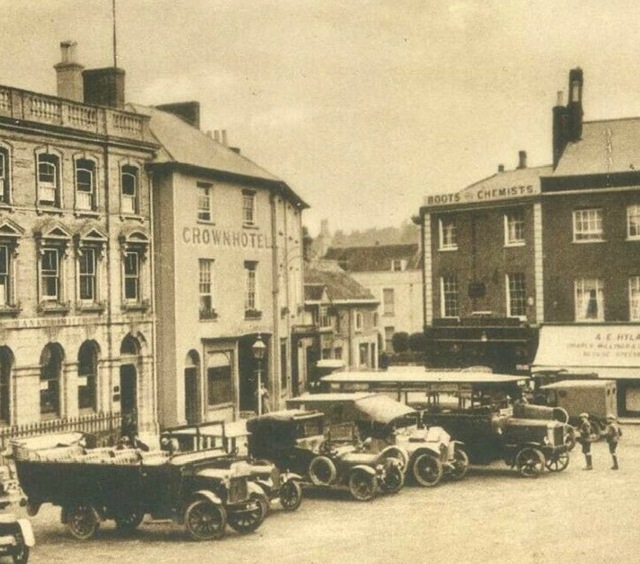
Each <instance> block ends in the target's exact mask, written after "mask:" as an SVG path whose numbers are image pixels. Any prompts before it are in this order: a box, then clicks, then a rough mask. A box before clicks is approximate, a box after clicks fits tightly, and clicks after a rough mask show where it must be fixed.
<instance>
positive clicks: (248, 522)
mask: <svg viewBox="0 0 640 564" xmlns="http://www.w3.org/2000/svg"><path fill="white" fill-rule="evenodd" d="M251 497H252V499H253V501H254V502H256V505H255V507H254V508H253V509H242V510H240V511H236V512H233V513H229V521H228V522H229V526H230V527H231V528H232V529H233V530H234V531H237V532H238V533H241V534H243V535H246V534H248V533H253V531H255V530H256V529H257V528H258V527H259V526H260V525H261V524H262V522H263V521H264V518H265V516H266V514H267V512H266V509H265V506H268V505H269V500H268V499H267V498H266V496H264V495H262V494H260V495H258V494H254V495H252V496H251Z"/></svg>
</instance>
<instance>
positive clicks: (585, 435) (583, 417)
mask: <svg viewBox="0 0 640 564" xmlns="http://www.w3.org/2000/svg"><path fill="white" fill-rule="evenodd" d="M578 432H579V433H580V444H581V445H582V454H584V458H585V460H586V461H587V466H586V467H585V468H584V470H593V466H592V463H591V435H592V433H593V429H592V427H591V423H590V422H589V414H588V413H581V414H580V425H578Z"/></svg>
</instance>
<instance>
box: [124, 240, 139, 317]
mask: <svg viewBox="0 0 640 564" xmlns="http://www.w3.org/2000/svg"><path fill="white" fill-rule="evenodd" d="M134 256H135V257H136V272H135V273H133V274H132V273H130V272H129V273H128V272H127V266H130V265H128V263H127V259H128V257H134ZM141 264H142V253H141V251H140V250H139V249H127V250H125V251H124V253H123V256H122V300H123V302H124V303H125V304H139V303H141V302H142V268H141ZM130 280H133V281H134V283H135V287H136V296H135V298H131V297H128V296H127V281H130Z"/></svg>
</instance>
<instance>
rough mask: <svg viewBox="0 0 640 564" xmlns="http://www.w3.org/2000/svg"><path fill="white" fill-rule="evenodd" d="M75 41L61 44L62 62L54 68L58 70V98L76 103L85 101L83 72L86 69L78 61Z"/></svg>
mask: <svg viewBox="0 0 640 564" xmlns="http://www.w3.org/2000/svg"><path fill="white" fill-rule="evenodd" d="M77 45H78V44H77V43H76V42H75V41H71V40H67V41H62V42H61V43H60V51H61V54H62V61H61V62H59V63H57V64H56V65H54V66H53V68H54V69H55V70H56V78H57V92H58V97H60V98H65V99H67V100H73V101H74V102H81V103H82V102H83V101H84V89H83V83H82V71H83V70H84V67H83V66H82V65H81V64H80V63H78V62H77V61H76V47H77Z"/></svg>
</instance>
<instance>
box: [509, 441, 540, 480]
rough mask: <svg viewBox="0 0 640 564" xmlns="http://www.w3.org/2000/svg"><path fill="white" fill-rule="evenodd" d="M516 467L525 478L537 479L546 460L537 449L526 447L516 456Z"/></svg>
mask: <svg viewBox="0 0 640 564" xmlns="http://www.w3.org/2000/svg"><path fill="white" fill-rule="evenodd" d="M516 466H517V467H518V472H520V474H521V475H522V476H524V477H525V478H537V477H538V476H540V474H542V472H543V471H544V468H545V466H546V460H545V458H544V454H542V452H541V451H540V450H539V449H537V448H532V447H527V448H523V449H522V450H521V451H520V452H519V453H518V455H517V456H516Z"/></svg>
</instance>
